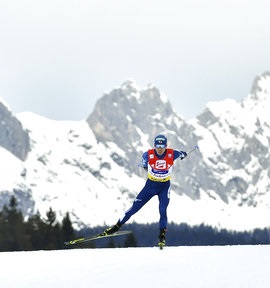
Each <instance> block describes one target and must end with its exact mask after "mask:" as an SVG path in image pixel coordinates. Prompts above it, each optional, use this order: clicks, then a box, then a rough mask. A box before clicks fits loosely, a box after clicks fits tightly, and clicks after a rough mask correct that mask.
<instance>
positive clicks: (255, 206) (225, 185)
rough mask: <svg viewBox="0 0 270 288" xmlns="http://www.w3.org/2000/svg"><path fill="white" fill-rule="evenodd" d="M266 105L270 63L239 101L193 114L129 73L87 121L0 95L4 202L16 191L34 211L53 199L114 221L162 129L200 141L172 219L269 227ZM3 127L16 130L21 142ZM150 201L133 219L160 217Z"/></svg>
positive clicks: (75, 212) (181, 140) (98, 219)
mask: <svg viewBox="0 0 270 288" xmlns="http://www.w3.org/2000/svg"><path fill="white" fill-rule="evenodd" d="M183 97H184V96H183ZM183 103H184V98H183ZM268 111H270V73H269V72H266V73H264V74H262V75H260V76H258V77H256V79H255V80H254V83H253V86H252V89H251V92H250V94H249V95H248V96H247V97H246V98H245V99H243V100H242V101H241V102H240V103H238V102H236V101H234V100H232V99H226V100H224V101H221V102H210V103H208V104H207V106H206V108H205V110H204V111H202V113H201V114H200V115H198V117H196V118H194V119H189V120H186V119H184V118H183V117H181V116H180V115H178V114H177V113H176V112H175V111H174V109H173V107H172V105H171V104H170V102H169V100H168V98H167V97H166V96H165V95H164V94H162V93H161V92H160V91H159V90H158V88H156V87H154V86H152V85H149V86H147V87H145V88H140V87H139V86H138V85H137V84H136V83H135V81H132V80H128V81H126V82H125V83H123V84H122V85H121V86H119V87H116V88H114V89H113V90H112V91H111V92H109V93H106V94H104V95H103V96H102V97H101V98H100V99H99V100H98V101H97V103H96V106H95V108H94V111H93V112H92V113H91V114H90V115H89V117H88V118H87V119H86V120H85V121H78V122H74V121H52V120H50V119H46V118H43V117H41V116H39V115H35V114H33V113H20V114H17V115H13V114H12V112H10V111H9V109H8V108H7V107H6V106H5V104H4V103H3V102H0V118H1V125H2V126H1V132H0V145H1V146H2V147H3V149H0V157H1V158H2V159H4V160H5V161H1V164H0V171H2V172H1V173H3V174H2V175H4V177H3V178H2V179H1V180H0V198H1V203H2V205H3V203H7V200H8V198H9V197H10V195H12V194H15V195H16V196H17V197H18V198H19V199H20V201H19V204H20V205H21V207H22V209H23V211H24V214H25V215H29V214H31V213H34V212H35V211H37V210H38V211H39V212H40V213H41V214H42V215H45V212H46V211H48V208H49V207H52V208H53V209H54V210H56V211H57V212H58V214H59V215H60V216H59V217H62V216H63V215H64V213H66V212H67V211H69V212H70V213H71V216H72V219H73V221H74V222H75V223H76V224H77V225H78V226H79V227H81V226H83V225H87V226H89V225H90V226H95V225H97V224H104V223H107V224H112V223H114V222H115V221H116V220H117V219H118V218H119V217H120V216H121V213H123V212H124V210H126V209H127V208H128V207H129V206H130V205H131V202H132V201H133V199H134V197H135V195H136V194H137V193H138V192H139V191H140V189H141V188H142V186H143V184H144V181H145V173H144V171H142V169H141V168H139V167H138V164H139V163H140V158H141V154H142V153H143V152H144V151H146V150H147V149H148V148H150V147H151V146H152V141H153V138H154V136H155V135H156V134H158V133H164V134H166V135H167V137H168V142H169V143H168V144H169V146H171V147H173V148H175V149H179V150H184V151H189V150H191V149H193V147H194V146H195V145H198V146H199V147H200V152H193V153H191V154H190V155H189V156H188V157H187V158H186V159H184V160H183V161H180V160H177V161H178V162H177V163H175V166H174V172H173V173H174V175H173V182H172V197H171V198H172V200H171V203H170V206H169V210H168V212H169V218H171V219H170V220H171V221H174V222H176V223H180V222H188V223H189V224H191V225H192V224H200V223H206V224H210V225H214V226H218V227H225V228H229V229H237V230H243V229H251V228H254V227H266V226H268V225H269V222H268V220H267V219H269V214H270V206H269V203H270V192H269V190H270V189H269V188H270V155H269V150H268V147H269V144H270V125H269V116H268V113H269V112H268ZM12 121H14V122H12ZM12 123H13V124H12ZM4 131H13V133H14V135H16V137H17V139H18V141H16V140H14V138H10V137H9V138H7V137H6V136H5V135H6V134H5V133H6V132H4ZM16 131H18V132H16ZM10 139H11V140H10ZM15 144H16V145H21V146H17V148H16V145H15ZM18 147H21V148H18ZM19 151H20V152H21V154H20V153H19ZM150 202H151V203H150ZM150 202H149V203H148V204H147V208H143V212H140V213H138V214H136V215H135V216H134V218H133V220H134V221H137V222H142V223H146V222H153V221H157V220H158V215H157V201H156V200H153V201H150ZM170 216H171V217H170Z"/></svg>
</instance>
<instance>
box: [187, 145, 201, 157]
mask: <svg viewBox="0 0 270 288" xmlns="http://www.w3.org/2000/svg"><path fill="white" fill-rule="evenodd" d="M195 150H199V146H197V145H196V146H194V148H193V149H192V150H190V151H189V152H187V155H188V154H190V153H191V152H193V151H195Z"/></svg>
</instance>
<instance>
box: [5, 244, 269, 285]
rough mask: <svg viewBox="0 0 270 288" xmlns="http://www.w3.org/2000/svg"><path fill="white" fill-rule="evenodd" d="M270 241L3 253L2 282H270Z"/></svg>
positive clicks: (193, 283)
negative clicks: (265, 243)
mask: <svg viewBox="0 0 270 288" xmlns="http://www.w3.org/2000/svg"><path fill="white" fill-rule="evenodd" d="M269 267H270V246H268V245H265V246H262V245H259V246H197V247H184V246H182V247H165V248H164V249H163V250H162V251H161V250H159V249H158V248H157V247H152V248H111V249H72V250H59V251H34V252H4V253H1V262H0V269H1V274H0V283H1V288H10V287H12V288H32V287H34V288H36V287H38V288H56V287H64V288H74V287H80V288H89V287H90V288H91V287H93V288H103V287H110V288H122V287H125V288H126V287H129V288H133V287H134V288H138V287H155V288H159V287H160V288H164V287H172V288H178V287H179V288H180V287H181V288H183V287H184V288H254V287H256V288H269V287H270V273H269Z"/></svg>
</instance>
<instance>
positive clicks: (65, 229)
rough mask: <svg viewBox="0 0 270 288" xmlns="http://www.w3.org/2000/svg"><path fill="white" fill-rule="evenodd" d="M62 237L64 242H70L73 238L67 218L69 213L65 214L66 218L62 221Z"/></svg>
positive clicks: (69, 221)
mask: <svg viewBox="0 0 270 288" xmlns="http://www.w3.org/2000/svg"><path fill="white" fill-rule="evenodd" d="M62 235H63V239H64V240H65V241H69V240H72V239H73V238H75V233H74V229H73V227H72V223H71V220H70V217H69V213H68V212H67V213H66V216H65V217H64V218H63V220H62Z"/></svg>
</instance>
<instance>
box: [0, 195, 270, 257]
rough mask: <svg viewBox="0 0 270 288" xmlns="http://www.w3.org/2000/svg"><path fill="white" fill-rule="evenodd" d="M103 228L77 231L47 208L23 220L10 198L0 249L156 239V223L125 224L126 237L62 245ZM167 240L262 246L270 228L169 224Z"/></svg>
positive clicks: (1, 219)
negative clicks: (40, 213) (247, 228)
mask: <svg viewBox="0 0 270 288" xmlns="http://www.w3.org/2000/svg"><path fill="white" fill-rule="evenodd" d="M105 228H106V227H101V226H99V227H94V228H87V229H82V230H80V231H76V230H75V229H74V228H73V225H72V222H71V220H70V216H69V213H68V212H67V213H66V214H65V217H64V218H63V220H62V222H61V223H59V222H58V221H57V215H56V212H54V211H53V209H52V208H50V209H49V210H48V211H47V213H46V218H45V219H43V218H42V217H41V216H40V215H39V214H37V215H33V216H31V217H29V218H27V219H24V217H23V214H22V212H21V211H20V210H19V209H18V205H17V200H16V198H15V197H14V196H12V197H11V198H10V202H9V205H5V206H3V208H2V210H1V211H0V252H4V251H35V250H60V249H76V248H113V247H153V246H156V245H157V241H158V234H159V229H158V223H151V224H136V223H131V224H125V225H124V226H123V227H122V230H131V231H132V232H133V233H132V234H128V235H125V236H119V237H111V238H106V239H98V240H95V241H90V242H87V243H84V244H80V245H73V246H65V245H64V242H65V241H69V240H72V239H75V238H77V237H82V236H89V235H95V234H99V233H100V232H102V231H103V230H104V229H105ZM166 243H167V245H168V246H198V245H258V244H260V245H263V244H270V229H269V228H265V229H254V230H252V231H244V232H237V231H228V230H226V229H216V228H213V227H210V226H206V225H203V224H202V225H198V226H189V225H188V224H185V223H183V224H175V223H169V225H168V232H167V238H166Z"/></svg>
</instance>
